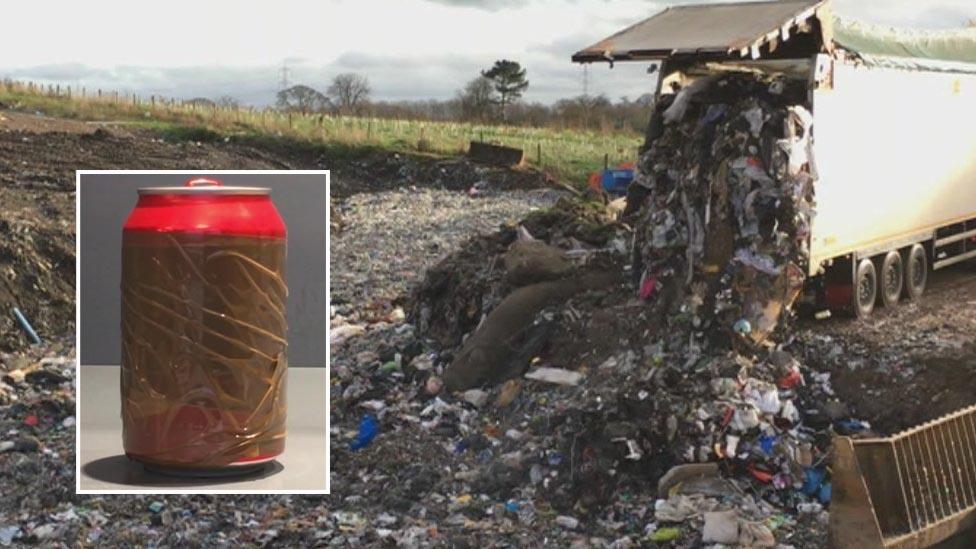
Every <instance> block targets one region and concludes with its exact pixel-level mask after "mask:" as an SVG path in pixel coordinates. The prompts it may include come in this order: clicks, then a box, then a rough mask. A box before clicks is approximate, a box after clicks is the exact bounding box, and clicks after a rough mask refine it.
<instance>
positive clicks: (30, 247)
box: [0, 111, 294, 350]
mask: <svg viewBox="0 0 976 549" xmlns="http://www.w3.org/2000/svg"><path fill="white" fill-rule="evenodd" d="M0 114H3V117H4V120H2V121H0V204H2V205H3V208H2V209H0V233H2V234H3V235H4V239H3V240H2V241H0V329H2V333H3V335H2V336H0V349H5V350H11V349H15V348H18V347H22V346H24V345H26V344H27V343H28V339H27V337H26V336H25V334H24V332H23V331H22V330H21V329H20V328H19V327H18V326H17V324H16V323H15V320H14V318H13V315H12V312H11V311H12V309H13V308H14V307H17V308H19V309H20V310H21V311H23V313H24V315H25V316H26V317H27V319H28V320H29V321H30V322H31V324H32V325H33V327H34V328H35V329H36V330H37V331H38V332H39V334H40V335H41V338H42V339H46V338H51V337H62V336H66V335H72V334H73V333H74V330H75V322H74V321H75V309H74V306H75V305H74V303H75V299H74V298H75V241H74V232H75V218H74V205H75V195H74V190H75V189H74V187H75V170H78V169H180V170H183V169H221V168H223V169H271V168H281V167H283V166H284V167H292V166H293V165H292V162H293V161H294V160H293V159H290V158H287V157H279V156H276V155H275V154H274V153H269V152H266V151H262V150H258V149H255V148H252V147H250V146H248V145H243V144H238V143H196V142H170V141H165V140H163V139H162V138H160V137H158V136H156V135H155V134H151V133H149V132H144V131H136V130H130V129H125V128H120V127H110V126H106V127H99V126H94V125H90V124H85V123H82V122H77V121H71V120H61V119H56V118H49V117H43V116H35V115H26V114H23V113H14V112H9V111H4V112H3V113H0Z"/></svg>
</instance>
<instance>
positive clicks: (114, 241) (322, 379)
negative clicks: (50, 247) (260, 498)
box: [77, 171, 329, 494]
mask: <svg viewBox="0 0 976 549" xmlns="http://www.w3.org/2000/svg"><path fill="white" fill-rule="evenodd" d="M77 184H78V217H77V222H78V233H77V234H78V243H77V246H78V250H77V253H78V258H79V262H78V273H77V274H78V304H79V305H78V349H79V361H78V364H79V366H78V392H79V397H78V401H79V402H78V415H79V419H78V422H77V437H78V441H77V442H78V446H77V448H78V451H77V467H78V474H77V491H78V493H194V494H199V493H321V494H325V493H328V490H329V459H328V457H329V456H328V452H329V451H328V437H329V429H328V396H327V387H328V368H327V361H326V354H327V349H326V340H327V334H326V320H325V319H326V309H327V307H328V305H327V300H328V296H327V242H328V227H327V223H328V214H327V209H326V204H327V202H328V185H329V176H328V172H326V171H248V172H198V171H187V172H143V171H128V172H127V171H99V172H88V171H79V172H78V175H77Z"/></svg>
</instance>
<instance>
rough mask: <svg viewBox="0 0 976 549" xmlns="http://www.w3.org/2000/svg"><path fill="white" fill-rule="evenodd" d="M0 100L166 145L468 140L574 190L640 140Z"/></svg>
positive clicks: (28, 91) (147, 104) (37, 96)
mask: <svg viewBox="0 0 976 549" xmlns="http://www.w3.org/2000/svg"><path fill="white" fill-rule="evenodd" d="M0 102H2V103H5V104H7V105H9V106H16V107H18V108H21V109H23V110H28V111H34V110H36V111H41V112H43V113H44V114H45V115H48V116H55V117H62V118H74V119H80V120H104V121H128V122H131V123H135V124H137V125H141V126H144V127H148V128H150V129H154V130H157V131H161V132H163V133H164V134H166V135H167V136H169V137H171V138H174V139H186V140H193V141H214V140H219V139H222V138H223V137H225V136H228V135H236V136H247V137H250V138H254V139H266V138H272V139H276V140H279V141H280V140H284V141H286V142H288V143H290V144H294V145H301V144H308V145H310V146H320V147H321V146H324V147H327V148H329V149H333V150H337V151H344V152H346V153H350V154H355V153H356V151H359V152H362V151H369V150H375V149H382V150H390V151H396V152H404V153H410V152H418V151H419V152H426V153H432V154H436V155H445V156H453V155H459V154H464V152H465V151H466V150H467V148H468V143H469V141H472V140H485V141H489V142H495V143H500V144H503V145H507V146H511V147H518V148H521V149H523V150H524V151H525V156H526V159H527V161H528V163H529V164H530V165H532V166H535V167H537V168H541V169H544V170H546V171H548V172H549V173H551V174H552V175H553V176H555V177H556V178H558V179H561V180H563V181H567V182H570V183H573V184H576V185H582V184H584V183H585V182H586V179H587V176H588V175H589V174H590V173H592V172H594V171H598V170H600V169H602V168H603V164H604V158H605V157H606V158H607V159H608V160H609V163H610V165H611V166H615V165H617V164H620V163H622V162H632V161H633V160H634V159H635V158H636V154H637V147H638V146H639V145H640V142H641V138H640V136H639V135H637V134H635V133H632V132H617V133H613V132H594V131H583V130H579V131H576V130H561V129H553V128H523V127H515V126H499V125H482V124H467V123H456V122H421V121H413V120H390V119H376V118H365V117H352V116H322V115H318V114H312V115H305V116H303V115H300V114H291V115H289V114H286V113H280V112H277V111H273V110H263V111H259V110H253V109H234V108H220V107H217V108H210V107H200V106H193V105H183V104H180V103H176V102H171V101H163V100H156V101H152V100H147V99H146V98H134V97H132V96H122V97H120V96H118V95H117V94H114V93H110V94H105V93H103V94H101V95H100V96H99V95H97V94H96V95H95V96H94V97H93V94H91V93H86V94H85V95H84V96H81V94H78V93H77V92H76V93H75V94H74V95H70V94H69V93H68V92H67V91H66V90H50V89H45V88H39V87H35V86H32V85H28V84H23V83H16V82H15V83H11V82H0Z"/></svg>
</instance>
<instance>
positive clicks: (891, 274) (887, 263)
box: [875, 252, 905, 307]
mask: <svg viewBox="0 0 976 549" xmlns="http://www.w3.org/2000/svg"><path fill="white" fill-rule="evenodd" d="M875 268H876V270H877V273H878V305H881V306H883V307H894V306H895V305H897V304H898V300H899V298H901V292H902V288H903V286H904V283H905V271H904V269H903V268H902V262H901V254H899V253H898V252H888V253H887V254H886V255H885V256H884V258H879V260H878V262H877V263H876V265H875Z"/></svg>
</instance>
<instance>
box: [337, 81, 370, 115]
mask: <svg viewBox="0 0 976 549" xmlns="http://www.w3.org/2000/svg"><path fill="white" fill-rule="evenodd" d="M371 92H372V90H371V89H370V87H369V80H368V79H367V78H366V77H365V76H362V75H359V74H356V73H352V72H346V73H342V74H340V75H338V76H336V77H335V78H333V79H332V85H331V86H329V89H328V90H326V94H328V96H329V98H330V99H332V101H333V103H334V104H335V106H336V107H337V108H338V109H339V111H340V112H344V113H352V112H359V111H360V110H361V109H362V108H363V106H365V104H366V103H367V102H368V101H369V94H370V93H371Z"/></svg>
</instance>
